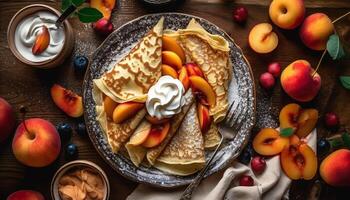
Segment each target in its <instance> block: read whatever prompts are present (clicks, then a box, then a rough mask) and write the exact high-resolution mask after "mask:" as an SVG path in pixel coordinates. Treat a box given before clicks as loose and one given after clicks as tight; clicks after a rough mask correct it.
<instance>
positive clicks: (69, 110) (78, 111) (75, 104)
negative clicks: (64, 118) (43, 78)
mask: <svg viewBox="0 0 350 200" xmlns="http://www.w3.org/2000/svg"><path fill="white" fill-rule="evenodd" d="M51 97H52V100H53V101H54V102H55V104H56V105H57V107H59V108H60V109H61V110H62V111H63V112H65V113H66V114H67V115H69V116H70V117H80V116H82V115H83V100H82V98H81V96H79V95H77V94H76V93H74V92H73V91H71V90H68V89H66V88H64V87H62V86H60V85H58V84H54V85H53V86H52V87H51Z"/></svg>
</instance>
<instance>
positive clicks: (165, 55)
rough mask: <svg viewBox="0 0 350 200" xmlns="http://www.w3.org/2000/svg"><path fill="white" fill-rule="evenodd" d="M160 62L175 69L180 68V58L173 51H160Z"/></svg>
mask: <svg viewBox="0 0 350 200" xmlns="http://www.w3.org/2000/svg"><path fill="white" fill-rule="evenodd" d="M162 63H163V64H166V65H169V66H171V67H173V68H175V69H176V70H180V69H181V68H182V60H181V58H180V57H179V56H178V55H177V54H176V53H175V52H173V51H162Z"/></svg>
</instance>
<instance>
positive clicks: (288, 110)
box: [279, 103, 301, 129]
mask: <svg viewBox="0 0 350 200" xmlns="http://www.w3.org/2000/svg"><path fill="white" fill-rule="evenodd" d="M300 112H301V107H300V106H299V105H298V104H296V103H290V104H287V105H286V106H284V107H283V108H282V110H281V112H280V116H279V120H280V128H281V129H284V128H293V129H296V128H297V126H298V118H299V114H300Z"/></svg>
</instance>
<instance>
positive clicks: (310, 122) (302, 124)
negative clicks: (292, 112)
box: [295, 109, 318, 138]
mask: <svg viewBox="0 0 350 200" xmlns="http://www.w3.org/2000/svg"><path fill="white" fill-rule="evenodd" d="M317 120H318V111H317V110H316V109H305V110H302V111H301V114H300V116H299V118H298V130H297V132H296V133H295V134H297V135H298V136H299V137H301V138H303V137H306V136H307V135H309V134H310V133H311V131H312V130H313V129H314V128H315V126H316V124H317Z"/></svg>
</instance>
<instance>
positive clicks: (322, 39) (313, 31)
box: [299, 13, 334, 50]
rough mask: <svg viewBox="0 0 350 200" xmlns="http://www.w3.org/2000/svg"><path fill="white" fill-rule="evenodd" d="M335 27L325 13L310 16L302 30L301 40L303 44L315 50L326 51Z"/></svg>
mask: <svg viewBox="0 0 350 200" xmlns="http://www.w3.org/2000/svg"><path fill="white" fill-rule="evenodd" d="M333 32H334V26H333V23H332V21H331V20H330V19H329V17H328V16H327V15H325V14H323V13H314V14H312V15H310V16H308V17H307V18H306V19H305V21H304V23H303V25H301V28H300V32H299V35H300V38H301V40H302V41H303V43H304V44H305V45H306V46H307V47H309V48H310V49H313V50H324V49H326V46H327V41H328V38H329V36H330V35H332V34H333Z"/></svg>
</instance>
